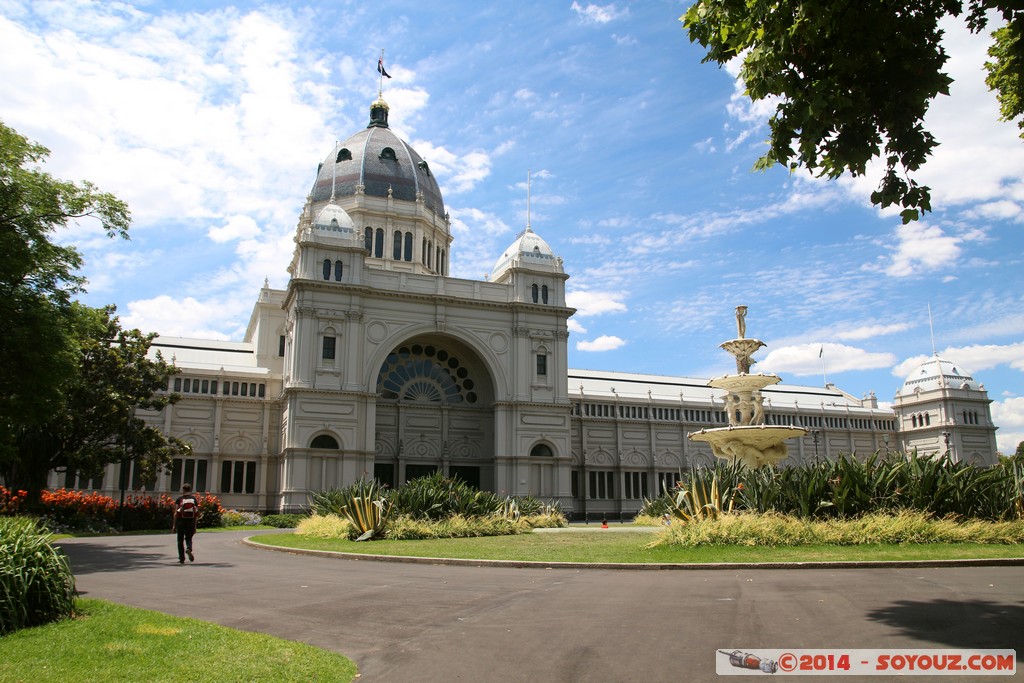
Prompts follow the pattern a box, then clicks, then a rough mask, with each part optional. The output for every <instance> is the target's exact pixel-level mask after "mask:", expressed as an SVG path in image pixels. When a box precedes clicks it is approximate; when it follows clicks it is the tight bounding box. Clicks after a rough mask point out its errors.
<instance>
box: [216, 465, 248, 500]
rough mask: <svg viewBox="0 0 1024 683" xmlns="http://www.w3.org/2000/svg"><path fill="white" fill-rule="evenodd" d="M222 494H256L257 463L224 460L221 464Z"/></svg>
mask: <svg viewBox="0 0 1024 683" xmlns="http://www.w3.org/2000/svg"><path fill="white" fill-rule="evenodd" d="M220 492H221V493H255V492H256V461H255V460H224V461H222V462H221V464H220Z"/></svg>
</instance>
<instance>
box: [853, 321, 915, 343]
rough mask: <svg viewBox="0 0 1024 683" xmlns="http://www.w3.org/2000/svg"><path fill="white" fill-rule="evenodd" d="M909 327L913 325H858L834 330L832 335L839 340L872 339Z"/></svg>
mask: <svg viewBox="0 0 1024 683" xmlns="http://www.w3.org/2000/svg"><path fill="white" fill-rule="evenodd" d="M911 327H913V325H911V324H910V323H893V324H890V325H861V326H860V327H854V328H851V329H846V330H840V331H838V332H836V333H835V334H834V335H833V336H834V337H835V338H836V339H839V340H841V341H861V340H864V339H873V338H875V337H881V336H884V335H887V334H896V333H897V332H905V331H907V330H909V329H910V328H911Z"/></svg>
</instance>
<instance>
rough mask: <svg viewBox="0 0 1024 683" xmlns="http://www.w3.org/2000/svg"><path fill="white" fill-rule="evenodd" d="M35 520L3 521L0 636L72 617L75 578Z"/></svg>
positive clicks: (0, 523)
mask: <svg viewBox="0 0 1024 683" xmlns="http://www.w3.org/2000/svg"><path fill="white" fill-rule="evenodd" d="M50 538H51V537H50V535H49V534H47V533H45V532H44V531H43V530H42V529H41V528H40V526H39V524H38V523H37V522H36V521H35V520H30V519H26V518H22V517H4V518H0V634H2V633H8V632H11V631H16V630H18V629H21V628H26V627H29V626H39V625H40V624H46V623H49V622H51V621H57V620H58V619H64V618H66V617H69V616H71V613H72V611H73V609H74V604H75V577H74V575H72V573H71V567H70V565H69V564H68V560H67V557H66V556H65V555H64V553H63V551H61V550H60V549H57V548H54V547H53V546H52V545H51V544H50Z"/></svg>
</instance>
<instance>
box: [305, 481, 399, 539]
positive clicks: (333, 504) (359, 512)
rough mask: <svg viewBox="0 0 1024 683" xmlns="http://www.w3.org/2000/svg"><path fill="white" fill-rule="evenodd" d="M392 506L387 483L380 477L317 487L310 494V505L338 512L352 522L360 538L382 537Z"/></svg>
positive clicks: (317, 509)
mask: <svg viewBox="0 0 1024 683" xmlns="http://www.w3.org/2000/svg"><path fill="white" fill-rule="evenodd" d="M391 507H392V506H391V502H390V501H389V500H388V499H387V496H386V495H385V490H384V486H382V485H381V484H380V482H378V481H377V480H376V479H370V480H365V479H360V480H359V481H357V482H355V483H354V484H351V485H349V486H346V487H344V488H340V489H331V490H329V491H317V492H315V493H313V494H312V495H311V496H310V509H311V510H312V511H313V512H314V513H315V514H318V515H329V514H335V515H339V516H341V517H344V518H346V519H348V520H349V521H350V522H352V526H353V534H354V535H355V536H356V538H355V540H357V541H366V540H369V539H371V538H379V537H380V536H381V535H382V534H383V532H384V528H385V526H386V524H387V521H388V515H390V514H391Z"/></svg>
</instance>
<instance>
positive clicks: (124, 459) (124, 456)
mask: <svg viewBox="0 0 1024 683" xmlns="http://www.w3.org/2000/svg"><path fill="white" fill-rule="evenodd" d="M131 426H132V418H131V416H129V417H128V419H127V420H125V422H124V444H123V445H124V450H123V452H122V453H121V482H120V484H121V505H120V506H118V508H117V512H118V517H119V518H120V521H119V522H118V525H119V526H120V528H121V531H124V493H125V490H126V489H127V488H128V468H129V466H130V464H131V459H130V458H129V457H128V437H129V434H128V432H129V430H130V429H131Z"/></svg>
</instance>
